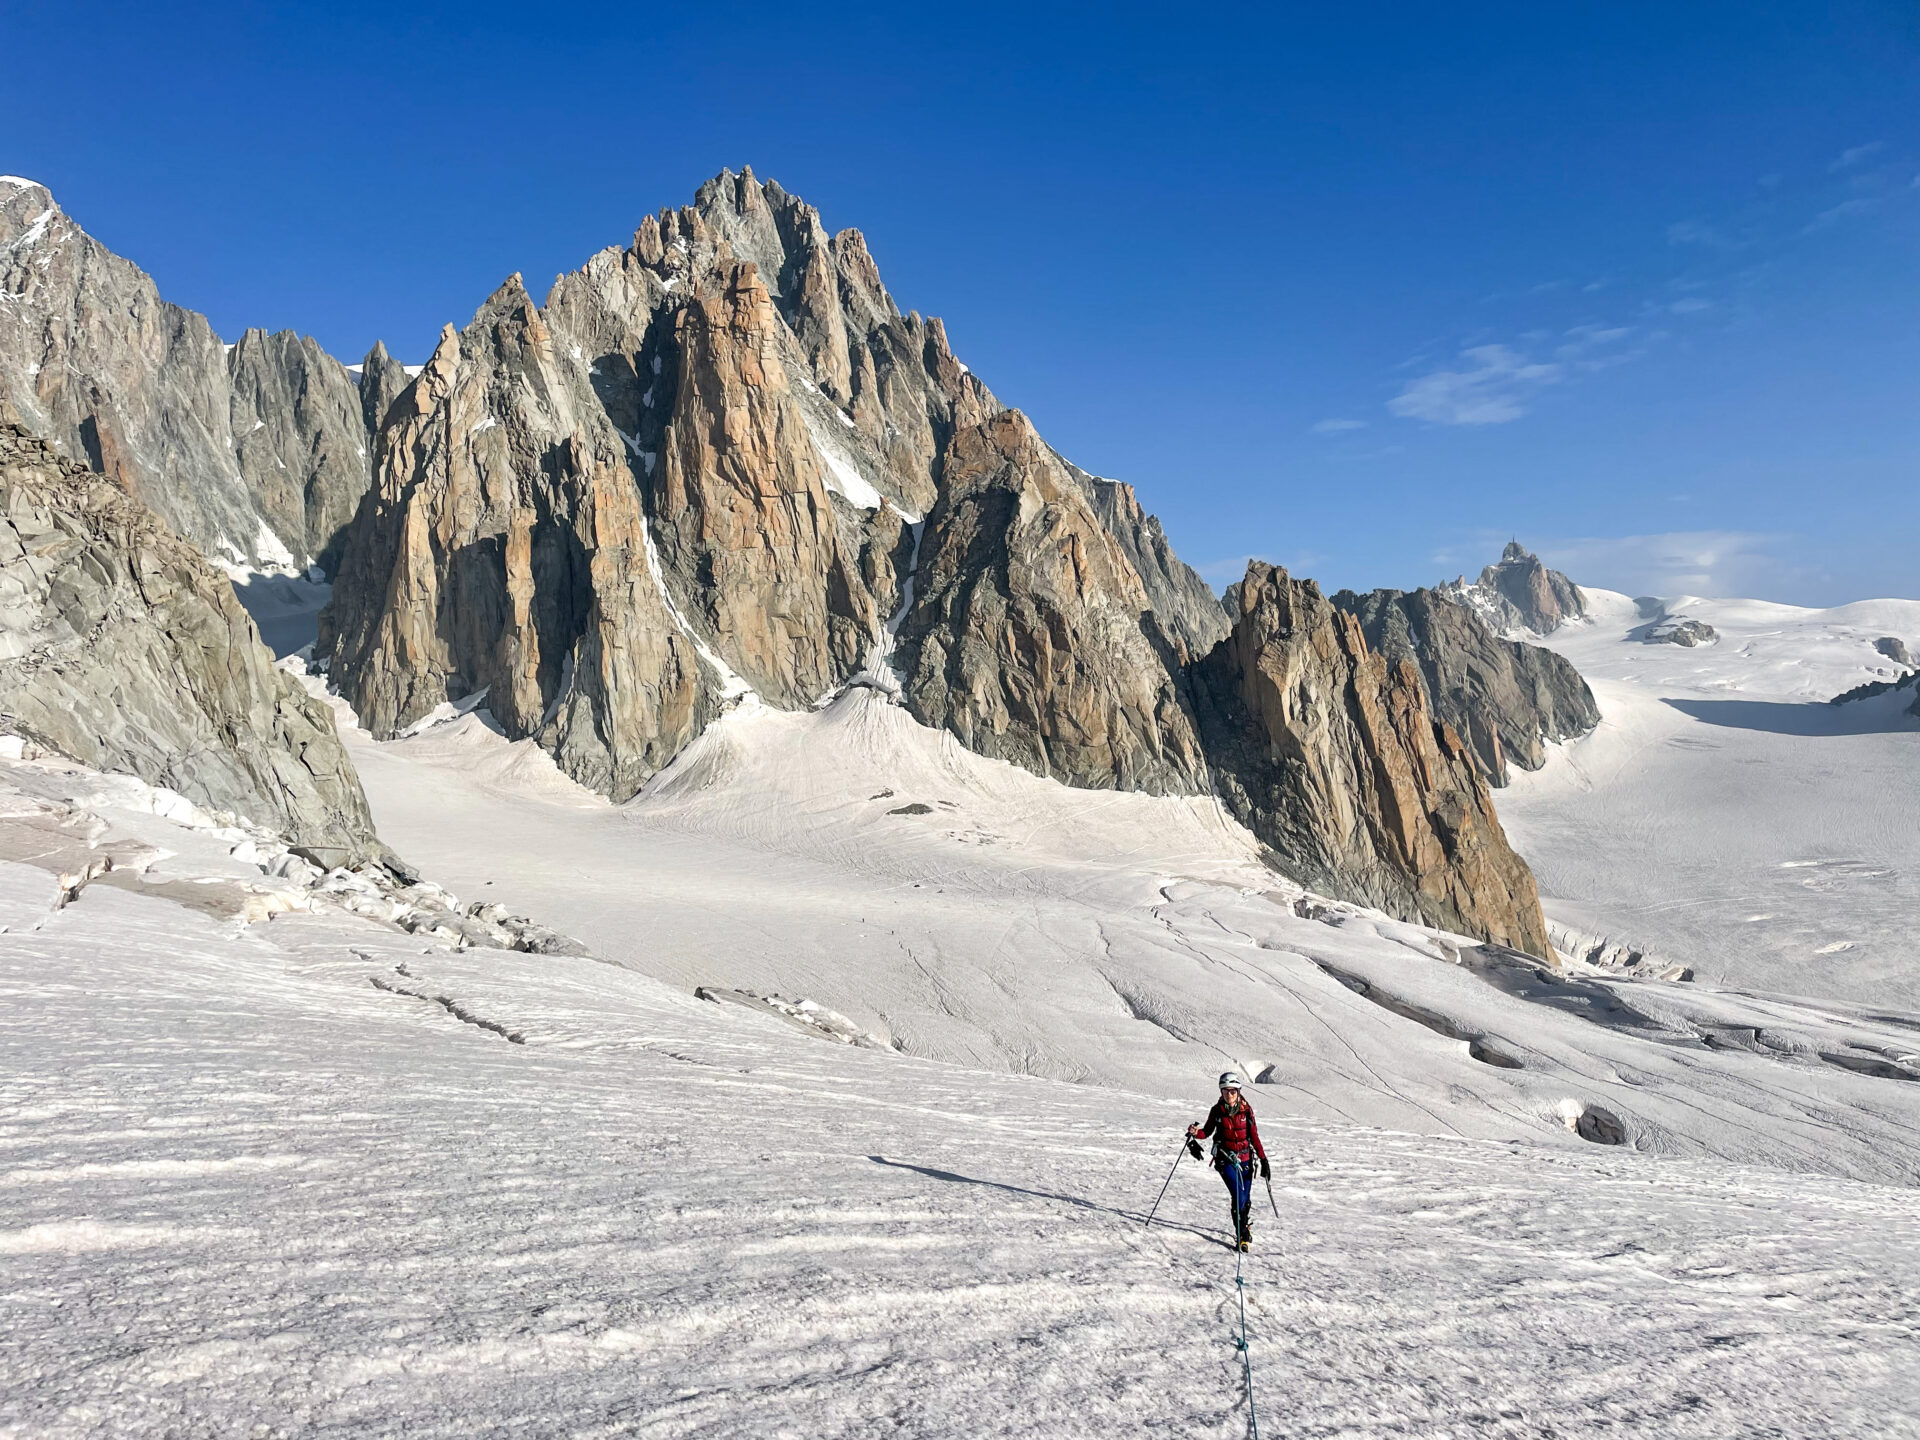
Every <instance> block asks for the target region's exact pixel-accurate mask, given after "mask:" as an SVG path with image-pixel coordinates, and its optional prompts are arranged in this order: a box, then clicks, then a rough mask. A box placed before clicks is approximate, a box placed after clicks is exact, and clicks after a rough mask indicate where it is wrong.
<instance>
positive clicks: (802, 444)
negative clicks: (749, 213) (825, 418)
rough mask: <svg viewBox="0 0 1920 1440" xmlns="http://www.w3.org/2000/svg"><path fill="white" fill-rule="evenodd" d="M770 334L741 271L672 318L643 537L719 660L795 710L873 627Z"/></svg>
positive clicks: (759, 289) (749, 276)
mask: <svg viewBox="0 0 1920 1440" xmlns="http://www.w3.org/2000/svg"><path fill="white" fill-rule="evenodd" d="M779 323H780V322H779V319H778V317H777V316H776V315H775V313H774V309H773V303H772V300H771V298H770V297H769V296H768V294H767V289H766V286H765V285H763V284H762V283H761V281H760V278H759V275H758V274H757V272H756V271H755V269H754V267H753V266H752V265H750V264H743V263H736V264H734V265H732V266H731V267H729V268H727V269H726V270H724V271H723V272H722V273H721V274H719V275H718V276H717V277H715V283H714V285H713V287H712V288H711V289H709V290H706V291H704V292H703V293H701V294H699V295H697V296H696V297H695V298H694V299H693V300H691V301H690V302H689V303H688V304H687V305H686V306H685V307H684V308H682V309H681V310H680V311H679V313H678V315H677V317H676V321H675V327H674V346H675V350H676V351H677V359H678V372H679V373H678V382H679V383H678V386H677V388H676V391H675V394H674V398H673V411H672V418H671V420H669V421H668V423H667V427H666V435H665V440H664V444H663V448H662V454H661V462H660V468H659V474H658V477H657V481H656V483H655V485H654V506H655V516H656V520H657V524H658V530H657V533H656V536H655V539H656V543H657V544H658V546H659V548H660V554H661V556H662V557H663V559H664V561H665V563H666V564H667V565H668V566H669V567H671V568H672V569H673V570H675V571H676V572H677V573H678V574H679V575H680V576H681V577H684V579H685V580H686V581H689V582H692V583H691V587H690V588H692V590H693V591H694V595H693V601H692V603H693V604H694V605H695V606H696V607H697V608H698V610H699V611H700V617H701V618H703V619H704V620H706V621H707V623H708V624H710V626H711V627H712V635H713V639H714V643H715V645H716V646H717V647H718V648H719V650H720V651H721V653H722V654H723V655H725V656H726V657H727V660H728V662H729V663H730V664H731V665H732V666H733V667H734V668H735V669H736V670H738V671H739V672H740V674H741V675H742V676H743V677H744V678H745V679H746V680H747V681H748V682H749V683H750V684H752V685H753V687H754V688H755V689H756V690H758V691H759V692H760V693H761V695H762V696H763V697H765V698H766V699H768V700H771V701H772V702H773V703H774V704H777V705H785V706H795V707H797V706H805V705H809V704H811V703H812V702H813V701H814V700H816V699H818V698H819V697H820V696H821V695H822V694H823V693H825V692H826V691H827V690H830V689H831V688H833V686H834V685H836V684H838V683H839V682H840V681H841V680H843V679H844V678H845V677H846V676H847V675H848V674H849V673H850V672H851V671H853V670H854V669H856V668H857V667H858V665H859V663H860V661H861V658H862V657H863V656H864V654H865V652H866V650H867V647H868V646H869V645H870V644H871V643H872V641H873V637H874V635H875V634H876V632H877V631H878V630H879V627H880V624H881V620H882V618H883V617H882V616H881V615H880V614H879V613H878V610H877V607H876V606H875V605H874V603H873V601H872V599H871V597H870V596H869V595H868V594H867V591H866V586H865V584H864V582H863V581H862V580H861V578H860V576H859V573H858V569H857V566H856V565H854V564H850V563H849V561H848V559H847V557H846V556H844V555H843V553H842V549H841V541H840V537H839V534H838V532H837V530H836V527H835V524H834V516H833V502H832V501H831V499H830V498H829V496H828V491H827V488H826V483H825V480H824V479H823V476H822V462H821V459H820V456H819V452H818V450H817V449H816V448H815V444H814V441H813V439H812V437H811V436H810V434H809V433H808V429H807V424H806V420H805V418H804V417H803V415H802V413H801V410H800V407H799V405H798V403H797V402H796V401H795V399H794V397H793V393H792V390H791V387H789V385H788V384H787V378H786V372H785V370H784V368H783V367H782V365H781V362H780V355H779V334H778V326H779Z"/></svg>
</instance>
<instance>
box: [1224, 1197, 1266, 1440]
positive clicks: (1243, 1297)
mask: <svg viewBox="0 0 1920 1440" xmlns="http://www.w3.org/2000/svg"><path fill="white" fill-rule="evenodd" d="M1228 1163H1229V1164H1231V1165H1233V1166H1235V1167H1236V1168H1238V1166H1239V1165H1240V1164H1241V1163H1242V1162H1241V1161H1239V1160H1229V1161H1228ZM1246 1163H1248V1164H1249V1165H1251V1162H1250V1161H1249V1162H1246ZM1248 1179H1249V1181H1251V1179H1252V1177H1251V1176H1249V1177H1248ZM1248 1189H1249V1190H1251V1189H1252V1186H1251V1184H1249V1186H1248ZM1248 1202H1249V1204H1251V1202H1252V1196H1251V1195H1249V1196H1248ZM1233 1238H1234V1252H1233V1288H1234V1289H1235V1290H1237V1291H1239V1292H1240V1338H1239V1339H1237V1340H1235V1341H1234V1342H1233V1343H1234V1348H1235V1349H1237V1350H1238V1351H1239V1352H1240V1369H1241V1372H1242V1373H1243V1374H1244V1375H1245V1376H1246V1380H1247V1429H1248V1431H1249V1432H1250V1433H1251V1435H1252V1437H1253V1440H1260V1416H1259V1414H1258V1413H1257V1412H1256V1411H1255V1410H1254V1407H1253V1352H1252V1351H1250V1350H1249V1349H1247V1278H1246V1273H1245V1270H1246V1263H1247V1252H1246V1251H1244V1250H1242V1249H1241V1248H1240V1237H1239V1236H1238V1235H1236V1236H1234V1237H1233Z"/></svg>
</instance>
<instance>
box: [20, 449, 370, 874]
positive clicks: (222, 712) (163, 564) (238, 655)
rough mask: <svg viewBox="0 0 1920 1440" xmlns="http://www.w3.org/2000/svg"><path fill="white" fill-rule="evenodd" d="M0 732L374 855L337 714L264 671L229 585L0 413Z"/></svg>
mask: <svg viewBox="0 0 1920 1440" xmlns="http://www.w3.org/2000/svg"><path fill="white" fill-rule="evenodd" d="M0 732H4V733H8V734H12V735H17V736H19V737H21V739H22V740H24V741H26V742H29V743H31V744H32V745H34V746H35V747H38V748H43V749H47V750H52V751H56V752H58V753H60V754H62V755H66V756H69V757H70V758H72V759H74V760H77V761H79V762H80V763H82V764H84V765H89V766H92V767H94V768H96V769H100V770H113V771H122V772H126V773H130V774H133V775H136V776H138V777H139V778H140V779H142V780H145V781H147V782H148V783H149V784H153V785H164V786H167V787H168V788H170V789H173V790H176V791H178V792H179V793H180V794H182V795H185V796H186V797H187V798H188V799H190V800H193V801H195V802H196V803H198V804H200V805H202V806H205V807H207V808H209V809H213V810H223V811H228V812H232V813H235V814H238V815H242V816H244V817H246V818H247V819H249V820H251V821H253V822H254V823H256V824H260V825H264V826H266V827H267V828H269V829H271V830H274V831H276V832H278V833H280V834H283V835H285V836H286V837H287V838H288V840H289V842H290V843H291V844H293V845H294V846H295V847H296V848H299V849H301V850H302V851H303V852H304V853H306V854H308V855H309V856H311V857H312V858H314V859H315V860H316V861H317V862H318V863H320V864H321V865H322V866H323V867H332V866H336V865H350V864H354V863H356V862H359V861H362V860H366V859H370V858H375V857H377V856H379V855H381V854H383V853H384V852H383V849H382V847H381V846H380V845H379V842H378V841H377V840H376V839H375V837H374V833H373V822H372V819H371V818H370V816H369V813H368V810H367V803H366V797H365V796H364V795H363V794H362V793H361V789H360V782H359V779H358V777H357V776H356V775H355V774H354V770H353V765H352V763H351V762H350V761H349V760H348V758H347V754H346V750H345V748H344V747H343V746H342V745H341V743H340V739H339V736H338V735H337V734H336V733H335V731H334V725H333V714H332V711H331V710H330V709H329V708H328V707H327V706H326V705H325V704H324V703H322V702H321V701H319V700H316V699H314V698H312V697H311V696H309V695H308V694H307V692H306V691H305V689H303V688H302V687H301V686H300V685H299V684H298V683H297V682H296V681H295V680H293V679H292V678H291V677H289V676H288V675H286V674H284V673H283V672H281V671H279V670H277V669H276V668H275V667H274V663H273V657H272V655H271V654H270V653H269V652H268V650H267V649H266V647H265V646H264V645H262V644H261V643H260V640H259V636H258V634H257V632H256V631H255V629H254V626H253V622H252V620H251V619H249V618H248V616H247V613H246V611H245V610H244V609H243V608H242V607H241V605H240V602H239V601H238V600H237V599H235V598H234V594H233V587H232V586H231V585H230V584H228V582H227V580H226V577H225V576H223V575H222V574H221V573H220V572H219V571H218V570H216V569H215V568H214V567H213V566H212V565H210V564H209V563H208V562H207V561H206V559H205V558H204V557H203V556H202V555H201V554H200V552H199V551H198V550H196V549H194V548H193V546H191V545H189V544H188V543H186V542H185V541H183V540H181V539H179V538H178V537H177V536H175V535H174V534H173V533H172V532H171V531H170V530H169V529H168V528H167V527H166V526H165V525H164V524H162V523H161V521H160V520H159V518H158V517H157V516H155V515H154V514H153V512H152V511H150V510H149V509H147V508H146V507H145V506H144V505H142V504H140V503H139V502H138V501H137V500H135V499H134V498H133V497H131V496H129V495H127V494H126V493H125V492H124V491H122V490H121V489H119V488H118V487H117V486H115V485H114V484H113V483H112V482H111V481H110V480H108V479H106V478H105V477H103V476H101V475H98V474H96V473H94V472H93V471H91V470H89V469H88V468H87V467H86V466H84V465H81V464H78V463H76V462H74V461H72V460H69V459H66V458H65V457H63V456H61V455H59V454H58V453H57V452H56V451H55V450H54V449H53V447H52V446H50V445H48V444H47V443H46V442H45V441H43V440H41V439H40V438H39V437H37V436H34V435H31V434H28V433H27V432H26V431H25V430H24V429H22V428H21V427H20V426H18V425H16V424H12V423H7V422H6V421H4V420H0Z"/></svg>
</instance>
